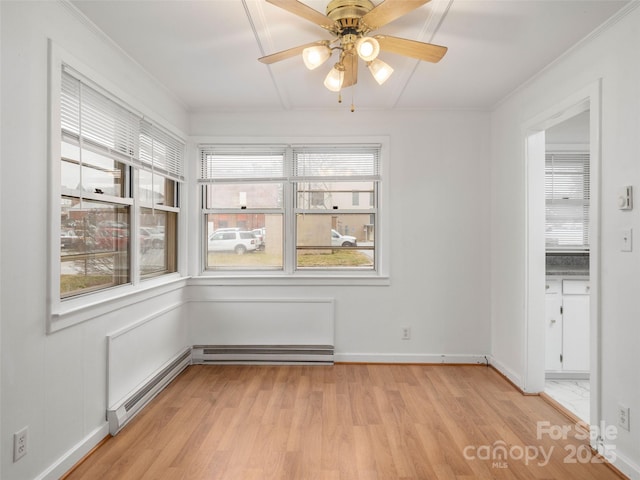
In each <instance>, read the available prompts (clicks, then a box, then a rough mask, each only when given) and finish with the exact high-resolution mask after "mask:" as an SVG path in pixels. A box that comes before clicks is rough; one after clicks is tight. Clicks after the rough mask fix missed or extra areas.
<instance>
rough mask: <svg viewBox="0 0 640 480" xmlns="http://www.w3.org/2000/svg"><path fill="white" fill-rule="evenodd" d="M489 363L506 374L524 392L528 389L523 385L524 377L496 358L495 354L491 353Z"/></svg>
mask: <svg viewBox="0 0 640 480" xmlns="http://www.w3.org/2000/svg"><path fill="white" fill-rule="evenodd" d="M489 364H490V365H491V366H492V367H494V368H495V369H496V370H497V371H498V372H500V373H501V374H502V375H504V376H505V377H506V378H507V379H508V380H509V381H510V382H511V383H513V384H514V385H515V386H516V387H518V388H519V389H520V390H522V391H523V392H524V391H526V390H525V389H524V386H523V381H522V377H521V376H520V375H518V374H516V373H515V372H514V371H513V370H511V369H510V368H509V367H507V366H506V365H505V364H504V363H502V362H501V361H499V360H498V359H496V358H495V357H494V356H493V355H489Z"/></svg>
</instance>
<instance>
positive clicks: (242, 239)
mask: <svg viewBox="0 0 640 480" xmlns="http://www.w3.org/2000/svg"><path fill="white" fill-rule="evenodd" d="M207 243H208V250H209V251H210V252H236V253H237V254H238V255H242V254H243V253H246V252H253V251H255V250H256V249H257V248H258V245H257V240H256V237H255V236H254V235H253V233H252V232H243V231H237V230H227V231H216V232H214V233H212V234H211V235H209V241H208V242H207Z"/></svg>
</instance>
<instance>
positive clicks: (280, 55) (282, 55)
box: [258, 40, 329, 65]
mask: <svg viewBox="0 0 640 480" xmlns="http://www.w3.org/2000/svg"><path fill="white" fill-rule="evenodd" d="M316 45H329V42H328V41H327V40H318V41H317V42H311V43H305V44H304V45H299V46H297V47H293V48H289V49H287V50H282V51H281V52H277V53H272V54H271V55H266V56H264V57H260V58H259V59H258V61H259V62H262V63H266V64H267V65H269V64H271V63H276V62H279V61H281V60H286V59H287V58H291V57H295V56H296V55H299V54H301V53H302V51H303V50H304V49H305V48H307V47H315V46H316Z"/></svg>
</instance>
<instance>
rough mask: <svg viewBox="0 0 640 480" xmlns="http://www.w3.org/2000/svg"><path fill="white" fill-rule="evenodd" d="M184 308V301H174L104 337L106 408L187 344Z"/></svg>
mask: <svg viewBox="0 0 640 480" xmlns="http://www.w3.org/2000/svg"><path fill="white" fill-rule="evenodd" d="M185 310H186V307H185V306H184V303H182V302H181V303H177V304H175V305H172V306H169V307H167V308H164V309H162V310H160V311H157V312H155V313H152V314H151V315H149V316H147V317H145V318H143V319H141V320H139V321H137V322H135V323H133V324H131V325H129V326H128V327H126V328H123V329H120V330H118V331H116V332H113V333H111V334H109V335H108V336H107V353H108V361H107V366H108V372H107V382H108V389H107V391H108V399H107V406H108V407H112V406H114V405H116V404H117V403H118V402H120V401H122V400H123V399H124V398H127V397H128V396H129V395H131V393H132V392H135V391H136V390H137V389H139V388H140V386H141V385H144V384H145V383H146V382H147V381H148V380H149V379H150V378H152V377H153V376H154V375H156V374H157V373H158V370H161V369H162V368H164V367H165V366H166V364H167V362H170V361H172V360H173V359H174V357H175V356H176V355H178V353H179V352H181V351H183V350H184V349H185V348H186V347H188V346H190V345H189V344H188V343H187V325H186V322H185V321H184V318H183V316H184V311H185Z"/></svg>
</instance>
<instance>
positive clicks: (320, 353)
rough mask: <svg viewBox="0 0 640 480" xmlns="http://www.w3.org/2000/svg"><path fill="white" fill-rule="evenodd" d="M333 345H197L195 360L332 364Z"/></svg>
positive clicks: (257, 363)
mask: <svg viewBox="0 0 640 480" xmlns="http://www.w3.org/2000/svg"><path fill="white" fill-rule="evenodd" d="M333 354H334V348H333V345H194V346H193V357H192V361H193V363H194V364H235V365H259V364H267V365H333V356H334V355H333Z"/></svg>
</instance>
